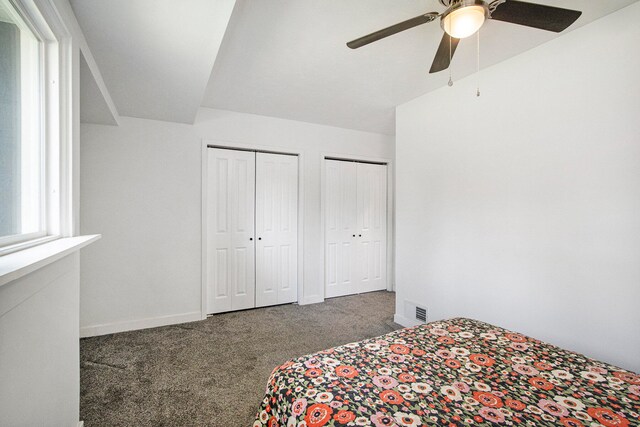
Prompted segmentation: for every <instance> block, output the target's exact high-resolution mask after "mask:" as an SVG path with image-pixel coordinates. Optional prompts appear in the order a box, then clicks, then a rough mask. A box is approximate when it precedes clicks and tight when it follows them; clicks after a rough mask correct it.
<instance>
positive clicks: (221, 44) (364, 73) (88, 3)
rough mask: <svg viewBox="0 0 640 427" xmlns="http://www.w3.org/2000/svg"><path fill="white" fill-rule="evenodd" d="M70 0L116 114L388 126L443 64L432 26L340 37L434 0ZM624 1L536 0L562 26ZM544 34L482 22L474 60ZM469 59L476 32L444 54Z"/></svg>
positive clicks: (94, 102) (390, 130)
mask: <svg viewBox="0 0 640 427" xmlns="http://www.w3.org/2000/svg"><path fill="white" fill-rule="evenodd" d="M70 1H71V5H72V7H73V10H74V12H75V14H76V16H77V19H78V22H79V24H80V26H81V27H82V29H83V32H84V34H85V37H86V39H87V42H88V46H89V48H90V51H91V53H92V55H93V57H94V58H95V63H97V65H98V67H99V71H100V73H101V74H102V77H103V80H104V85H105V86H106V89H107V90H108V93H107V94H106V96H108V95H109V94H110V95H111V98H112V99H113V104H115V107H116V109H117V112H116V114H118V113H119V115H122V116H132V117H141V118H149V119H156V120H166V121H173V122H186V123H192V122H193V121H194V119H195V116H196V113H197V109H198V107H199V106H201V105H202V106H206V107H212V108H219V109H225V110H231V111H239V112H244V113H253V114H261V115H266V116H274V117H281V118H286V119H293V120H300V121H306V122H311V123H319V124H326V125H331V126H337V127H343V128H350V129H358V130H364V131H370V132H378V133H384V134H394V133H395V106H396V105H399V104H402V103H404V102H406V101H408V100H410V99H413V98H416V97H418V96H420V95H422V94H424V93H426V92H429V91H431V90H434V89H436V88H439V87H441V86H444V85H446V83H447V80H448V73H447V72H446V71H444V72H441V73H438V74H432V75H430V74H428V69H429V67H430V66H431V61H432V60H433V56H434V54H435V51H436V48H437V46H438V43H439V42H440V38H441V36H442V30H441V29H440V25H439V22H433V23H430V24H426V25H422V26H420V27H417V28H413V29H411V30H408V31H405V32H403V33H400V34H397V35H394V36H392V37H389V38H387V39H384V40H381V41H378V42H376V43H373V44H371V45H368V46H365V47H362V48H360V49H358V50H351V49H349V48H347V47H346V45H345V43H346V42H347V41H349V40H352V39H354V38H357V37H360V36H363V35H365V34H368V33H370V32H372V31H375V30H378V29H381V28H384V27H386V26H389V25H391V24H395V23H397V22H400V21H403V20H405V19H408V18H411V17H414V16H417V15H420V14H422V13H424V12H427V11H438V12H440V11H442V10H443V7H442V6H441V5H440V4H439V3H438V1H437V0H322V1H319V0H237V1H234V0H109V1H105V0H70ZM635 1H638V0H608V1H584V0H540V2H541V3H545V4H550V5H554V6H560V7H567V8H571V9H578V10H582V11H583V12H584V13H583V15H582V17H581V18H580V19H579V20H578V22H576V23H575V24H574V25H573V26H572V27H571V28H570V29H569V30H567V31H570V30H572V29H575V28H577V27H579V26H582V25H584V24H586V23H589V22H591V21H593V20H595V19H597V18H599V17H602V16H604V15H606V14H608V13H611V12H613V11H615V10H618V9H620V8H622V7H624V6H626V5H629V4H631V3H633V2H635ZM234 4H235V8H234ZM232 11H233V14H232V15H231V12H232ZM225 31H226V33H225ZM223 35H224V39H223ZM554 37H557V35H556V34H554V33H549V32H545V31H541V30H535V29H531V28H527V27H521V26H517V25H513V24H507V23H503V22H488V23H487V25H485V26H484V27H483V29H482V31H481V49H482V52H481V65H482V68H485V67H488V66H490V65H493V64H495V63H497V62H499V61H503V60H505V59H507V58H509V57H512V56H514V55H517V54H518V53H521V52H524V51H526V50H528V49H531V48H533V47H535V46H537V45H539V44H542V43H544V42H546V41H549V40H551V39H553V38H554ZM214 61H215V66H214ZM475 63H476V54H475V40H463V41H462V43H461V44H460V46H459V48H458V50H457V52H456V55H455V57H454V60H453V66H452V72H453V77H454V80H455V79H460V78H462V77H464V76H467V75H469V74H471V73H473V72H474V71H475ZM83 65H84V64H83ZM84 69H85V71H86V66H84ZM212 70H213V71H212ZM532 72H535V70H532ZM81 84H82V86H81V91H82V92H83V93H84V95H83V96H82V104H83V108H85V109H87V111H86V112H85V114H83V120H84V121H89V122H98V123H100V122H106V121H109V120H113V119H112V118H110V117H113V114H112V115H111V116H110V117H109V115H108V114H107V113H108V112H105V111H106V110H105V109H104V105H100V103H101V102H102V103H104V101H103V100H101V99H100V95H101V92H100V90H96V87H95V81H93V83H92V80H91V79H88V78H84V79H82V82H81ZM91 85H94V87H92V86H91ZM101 87H102V86H101ZM481 89H482V90H483V91H490V90H491V87H487V86H482V87H481ZM102 95H105V94H104V90H102ZM469 96H470V98H471V97H473V94H470V95H469ZM110 105H111V104H110ZM101 111H102V112H103V113H104V116H102V113H101Z"/></svg>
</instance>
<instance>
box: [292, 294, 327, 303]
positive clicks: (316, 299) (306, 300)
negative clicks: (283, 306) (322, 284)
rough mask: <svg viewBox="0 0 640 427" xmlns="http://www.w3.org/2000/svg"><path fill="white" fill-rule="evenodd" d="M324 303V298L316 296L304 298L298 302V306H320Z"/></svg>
mask: <svg viewBox="0 0 640 427" xmlns="http://www.w3.org/2000/svg"><path fill="white" fill-rule="evenodd" d="M321 302H324V297H322V296H320V295H316V296H311V297H308V298H302V299H301V300H300V299H299V300H298V304H300V305H309V304H318V303H321Z"/></svg>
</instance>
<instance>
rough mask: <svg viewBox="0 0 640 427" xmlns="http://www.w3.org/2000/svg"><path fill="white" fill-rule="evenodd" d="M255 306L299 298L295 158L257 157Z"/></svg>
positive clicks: (273, 155) (288, 156)
mask: <svg viewBox="0 0 640 427" xmlns="http://www.w3.org/2000/svg"><path fill="white" fill-rule="evenodd" d="M256 237H257V239H258V240H257V242H256V306H257V307H263V306H266V305H274V304H285V303H290V302H295V301H297V299H298V263H297V259H298V157H297V156H290V155H283V154H267V153H257V154H256Z"/></svg>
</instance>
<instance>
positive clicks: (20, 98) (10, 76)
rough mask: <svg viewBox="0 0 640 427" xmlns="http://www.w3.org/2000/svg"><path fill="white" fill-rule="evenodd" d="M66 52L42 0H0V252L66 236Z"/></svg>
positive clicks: (69, 205)
mask: <svg viewBox="0 0 640 427" xmlns="http://www.w3.org/2000/svg"><path fill="white" fill-rule="evenodd" d="M75 52H76V53H75V55H79V51H77V50H76V51H75ZM74 58H77V56H74V49H73V44H72V41H71V36H70V33H68V32H67V30H66V27H65V26H64V24H63V23H62V21H61V20H60V17H59V14H58V13H57V11H56V9H55V7H52V4H51V3H50V2H36V1H34V0H0V256H2V255H4V254H7V253H10V252H13V251H16V250H20V249H23V248H26V247H29V246H33V245H35V244H39V243H44V242H46V241H49V240H52V239H55V238H58V237H60V236H63V237H67V236H72V235H73V227H74V222H73V208H74V206H75V205H74V204H73V198H72V196H73V194H74V193H73V189H74V187H73V185H74V184H73V176H75V175H74V174H73V167H74V166H73V165H74V164H76V163H77V162H74V160H73V153H74V152H76V151H75V150H74V145H73V144H74V139H73V127H72V126H71V120H72V117H73V111H74V110H73V105H74V104H73V93H72V87H73V81H74V80H73V78H74V74H73V64H74V63H75V62H74Z"/></svg>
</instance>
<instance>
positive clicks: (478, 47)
mask: <svg viewBox="0 0 640 427" xmlns="http://www.w3.org/2000/svg"><path fill="white" fill-rule="evenodd" d="M477 41H478V42H477V54H478V56H477V58H476V66H477V78H478V88H477V90H476V96H478V97H479V96H480V30H478V37H477Z"/></svg>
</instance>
